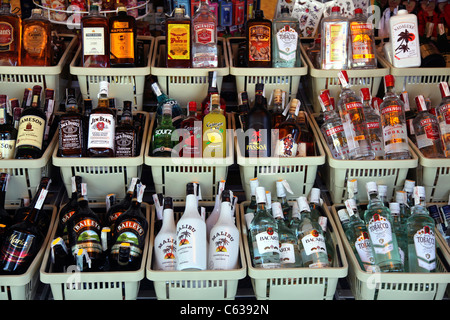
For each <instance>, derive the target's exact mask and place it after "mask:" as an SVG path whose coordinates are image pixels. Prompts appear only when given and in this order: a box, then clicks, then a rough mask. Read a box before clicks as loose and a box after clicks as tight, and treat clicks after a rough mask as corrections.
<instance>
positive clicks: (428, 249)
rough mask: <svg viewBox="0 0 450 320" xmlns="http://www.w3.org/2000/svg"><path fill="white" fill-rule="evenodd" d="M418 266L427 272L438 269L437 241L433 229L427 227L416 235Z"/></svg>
mask: <svg viewBox="0 0 450 320" xmlns="http://www.w3.org/2000/svg"><path fill="white" fill-rule="evenodd" d="M414 248H415V249H416V256H417V264H418V266H419V267H421V268H424V269H426V270H430V271H431V270H434V269H436V239H435V234H434V231H433V229H432V228H430V227H429V226H425V227H423V228H422V229H420V230H417V232H416V233H415V234H414Z"/></svg>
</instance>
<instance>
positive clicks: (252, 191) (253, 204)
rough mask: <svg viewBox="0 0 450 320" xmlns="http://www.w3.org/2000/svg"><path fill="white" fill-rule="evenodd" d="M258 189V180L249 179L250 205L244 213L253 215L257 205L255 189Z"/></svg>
mask: <svg viewBox="0 0 450 320" xmlns="http://www.w3.org/2000/svg"><path fill="white" fill-rule="evenodd" d="M257 187H259V180H258V178H252V179H250V204H249V205H248V207H247V209H246V210H245V213H246V214H247V213H255V212H256V209H257V207H258V203H257V202H256V188H257Z"/></svg>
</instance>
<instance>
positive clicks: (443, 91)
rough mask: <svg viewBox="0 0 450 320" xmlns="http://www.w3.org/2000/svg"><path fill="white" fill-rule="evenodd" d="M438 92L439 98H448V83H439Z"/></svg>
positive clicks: (449, 91) (449, 93) (449, 94)
mask: <svg viewBox="0 0 450 320" xmlns="http://www.w3.org/2000/svg"><path fill="white" fill-rule="evenodd" d="M439 90H440V91H441V97H442V98H445V97H448V96H450V89H449V88H448V83H447V82H441V83H439Z"/></svg>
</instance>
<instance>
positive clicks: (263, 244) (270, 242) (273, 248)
mask: <svg viewBox="0 0 450 320" xmlns="http://www.w3.org/2000/svg"><path fill="white" fill-rule="evenodd" d="M255 239H256V245H257V247H258V252H259V254H265V253H272V252H274V253H279V252H280V248H279V246H280V242H279V239H278V232H276V231H275V230H273V229H272V228H270V227H269V228H267V230H266V231H264V232H260V233H258V234H257V235H256V237H255Z"/></svg>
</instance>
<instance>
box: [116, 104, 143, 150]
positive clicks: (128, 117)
mask: <svg viewBox="0 0 450 320" xmlns="http://www.w3.org/2000/svg"><path fill="white" fill-rule="evenodd" d="M115 131H116V132H115V138H114V151H115V156H116V157H136V156H137V147H138V146H137V140H138V133H137V128H136V127H135V126H134V125H133V113H132V111H131V101H124V102H123V111H122V116H121V117H120V122H119V125H118V126H117V127H116V130H115Z"/></svg>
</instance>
